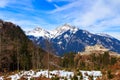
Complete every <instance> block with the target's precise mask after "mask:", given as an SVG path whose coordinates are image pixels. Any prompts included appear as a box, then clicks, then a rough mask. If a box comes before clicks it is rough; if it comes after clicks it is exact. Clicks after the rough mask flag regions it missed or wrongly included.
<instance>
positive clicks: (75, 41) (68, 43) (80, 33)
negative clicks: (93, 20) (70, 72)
mask: <svg viewBox="0 0 120 80" xmlns="http://www.w3.org/2000/svg"><path fill="white" fill-rule="evenodd" d="M27 35H28V38H29V39H31V40H32V41H33V42H34V43H36V44H37V45H40V46H41V47H42V48H43V49H45V44H44V43H45V42H44V41H45V39H46V38H47V39H49V40H50V42H51V44H52V47H53V49H54V51H55V53H56V54H57V55H63V54H64V53H67V52H79V51H83V50H84V49H85V47H86V46H94V45H96V44H101V45H103V46H104V47H105V48H107V49H109V50H111V51H115V52H118V53H120V41H119V40H117V39H115V38H114V37H111V36H109V35H107V34H92V33H90V32H88V31H86V30H81V29H79V28H76V27H74V26H70V25H68V24H64V25H63V26H60V27H58V28H56V29H55V30H53V31H46V30H44V29H41V28H36V29H34V30H32V31H29V32H27Z"/></svg>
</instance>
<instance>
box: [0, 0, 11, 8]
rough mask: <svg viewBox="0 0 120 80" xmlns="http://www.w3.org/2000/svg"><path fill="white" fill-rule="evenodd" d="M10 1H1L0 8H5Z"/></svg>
mask: <svg viewBox="0 0 120 80" xmlns="http://www.w3.org/2000/svg"><path fill="white" fill-rule="evenodd" d="M8 3H9V0H0V7H1V8H4V7H6V6H7V5H8Z"/></svg>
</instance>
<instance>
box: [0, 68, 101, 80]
mask: <svg viewBox="0 0 120 80" xmlns="http://www.w3.org/2000/svg"><path fill="white" fill-rule="evenodd" d="M80 72H81V73H82V75H83V80H89V79H88V78H89V76H93V80H96V79H97V77H102V73H101V71H83V70H80ZM86 74H87V75H86ZM55 75H57V76H58V77H63V78H67V80H70V79H71V77H73V76H74V72H70V71H64V70H53V71H49V78H52V77H54V76H55ZM40 76H44V77H46V78H48V70H39V71H37V72H35V71H33V70H30V71H21V72H19V73H17V74H14V75H10V76H8V77H7V78H10V79H11V80H19V79H20V78H21V77H24V78H25V79H27V80H30V79H31V78H37V77H40ZM78 78H80V76H78ZM0 80H4V76H1V77H0Z"/></svg>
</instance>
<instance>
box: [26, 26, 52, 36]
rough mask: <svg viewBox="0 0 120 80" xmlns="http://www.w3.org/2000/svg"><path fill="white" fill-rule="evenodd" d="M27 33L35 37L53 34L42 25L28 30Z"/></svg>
mask: <svg viewBox="0 0 120 80" xmlns="http://www.w3.org/2000/svg"><path fill="white" fill-rule="evenodd" d="M26 35H33V36H34V37H44V38H46V37H47V38H48V37H51V34H50V33H49V32H48V31H46V30H44V29H42V28H40V27H36V28H35V29H33V30H32V31H28V32H26Z"/></svg>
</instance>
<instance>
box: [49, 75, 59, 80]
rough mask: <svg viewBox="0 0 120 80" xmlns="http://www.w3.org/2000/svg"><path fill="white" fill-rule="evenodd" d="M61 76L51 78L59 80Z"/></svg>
mask: <svg viewBox="0 0 120 80" xmlns="http://www.w3.org/2000/svg"><path fill="white" fill-rule="evenodd" d="M59 79H60V78H59V77H57V76H55V77H52V78H51V80H59Z"/></svg>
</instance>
